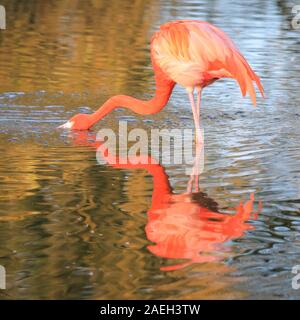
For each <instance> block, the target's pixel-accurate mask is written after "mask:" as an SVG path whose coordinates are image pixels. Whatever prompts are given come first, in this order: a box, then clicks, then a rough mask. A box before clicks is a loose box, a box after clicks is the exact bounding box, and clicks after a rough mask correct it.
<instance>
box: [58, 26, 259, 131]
mask: <svg viewBox="0 0 300 320" xmlns="http://www.w3.org/2000/svg"><path fill="white" fill-rule="evenodd" d="M151 60H152V65H153V68H154V74H155V80H156V92H155V96H154V97H153V98H152V99H150V100H149V101H143V100H139V99H135V98H133V97H130V96H125V95H117V96H114V97H112V98H110V99H108V100H107V101H106V102H105V103H104V104H103V105H102V106H101V107H100V108H99V109H98V110H97V111H96V112H95V113H93V114H91V115H87V114H78V115H76V116H74V117H73V118H71V119H70V120H69V121H68V122H67V123H66V124H64V125H62V126H61V127H62V128H68V129H76V130H86V129H89V128H90V127H92V126H93V125H94V124H95V123H96V122H97V121H99V120H100V119H102V118H103V117H104V116H106V115H107V114H108V113H109V112H111V111H112V110H114V109H116V108H119V107H123V108H127V109H130V110H131V111H133V112H135V113H138V114H142V115H149V114H154V113H157V112H159V111H160V110H161V109H162V108H163V107H164V106H165V105H166V104H167V102H168V100H169V97H170V96H171V93H172V90H173V88H174V86H175V84H180V85H182V86H183V87H185V88H186V89H187V91H188V93H189V99H190V103H191V106H192V111H193V116H194V122H195V127H196V130H197V132H198V131H199V122H200V119H199V116H200V94H201V90H202V88H204V87H206V86H207V85H209V84H211V83H213V82H214V81H216V80H218V79H220V78H224V77H227V78H234V79H236V80H237V82H238V84H239V86H240V88H241V91H242V94H243V96H245V95H246V93H249V95H250V97H251V99H252V102H253V104H254V105H255V104H256V94H255V89H254V85H253V81H254V82H255V83H256V85H257V86H258V89H259V90H260V92H261V94H262V95H263V94H264V90H263V87H262V85H261V83H260V79H259V77H258V76H257V75H256V74H255V73H254V71H253V70H252V69H251V67H250V66H249V64H248V63H247V61H246V59H245V58H244V57H243V56H242V54H241V53H240V52H239V50H238V49H237V48H236V46H235V45H234V43H233V42H232V40H231V39H230V38H229V37H228V36H227V35H226V34H225V33H224V32H223V31H221V30H220V29H219V28H217V27H215V26H213V25H212V24H210V23H207V22H204V21H193V20H178V21H174V22H168V23H166V24H164V25H162V26H161V27H160V30H159V31H157V32H156V33H155V34H154V35H153V37H152V40H151ZM194 88H196V89H197V93H198V99H197V105H196V104H195V103H194V97H193V90H194Z"/></svg>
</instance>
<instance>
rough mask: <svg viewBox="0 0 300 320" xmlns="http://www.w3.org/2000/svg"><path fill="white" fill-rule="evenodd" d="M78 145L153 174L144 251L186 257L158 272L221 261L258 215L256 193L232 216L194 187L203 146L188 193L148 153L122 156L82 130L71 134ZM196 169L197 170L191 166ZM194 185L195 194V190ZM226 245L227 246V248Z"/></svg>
mask: <svg viewBox="0 0 300 320" xmlns="http://www.w3.org/2000/svg"><path fill="white" fill-rule="evenodd" d="M71 137H72V141H73V143H74V144H76V145H87V146H91V147H94V148H96V149H97V152H98V156H99V153H100V156H101V157H103V158H104V159H105V161H106V163H107V164H108V165H110V166H112V167H114V168H124V169H145V170H147V172H148V173H149V174H150V175H151V176H152V177H153V193H152V205H151V208H150V209H149V210H148V212H147V215H148V222H147V225H146V228H145V231H146V236H147V238H148V240H149V241H151V242H152V243H153V244H152V245H149V246H148V250H149V251H150V252H151V253H153V254H154V255H156V256H159V257H162V258H168V259H180V260H184V262H182V263H176V264H173V265H171V266H165V267H161V270H165V271H169V270H177V269H180V268H184V267H187V266H188V265H191V264H193V263H204V262H212V261H218V260H222V259H224V258H225V256H226V251H228V250H229V249H230V247H228V246H225V243H226V242H228V241H230V240H234V239H237V238H240V237H242V236H243V235H244V233H245V231H246V230H250V229H253V226H252V225H250V224H249V223H247V222H248V220H250V219H252V220H255V219H257V216H258V214H259V212H260V211H261V209H262V203H261V202H259V205H258V209H257V210H256V211H255V210H254V202H255V198H254V194H253V193H252V194H250V197H249V199H248V200H247V201H245V202H240V203H239V204H238V205H237V206H236V207H235V208H234V212H235V214H224V213H221V212H220V211H219V209H218V204H217V203H216V202H215V201H214V200H212V199H211V198H209V197H208V196H207V195H206V194H205V193H204V192H200V191H199V190H198V171H197V168H196V167H197V166H198V163H197V159H198V160H199V152H200V149H201V148H198V147H197V148H196V156H195V163H194V168H193V171H192V174H191V178H190V181H189V183H188V187H187V192H186V193H183V194H174V193H173V190H172V188H171V186H170V183H169V178H168V176H167V174H166V173H165V170H164V168H163V167H162V166H161V165H160V164H159V163H158V162H156V161H155V160H154V159H153V158H151V157H150V156H148V155H139V156H130V157H128V158H126V159H124V158H121V157H118V156H116V155H114V154H112V153H111V152H110V150H109V149H108V148H107V145H106V144H103V143H102V142H99V141H96V138H95V136H90V135H89V133H88V132H86V131H81V132H77V133H71ZM195 168H196V169H195ZM193 185H194V189H195V190H196V192H193ZM226 248H227V249H226Z"/></svg>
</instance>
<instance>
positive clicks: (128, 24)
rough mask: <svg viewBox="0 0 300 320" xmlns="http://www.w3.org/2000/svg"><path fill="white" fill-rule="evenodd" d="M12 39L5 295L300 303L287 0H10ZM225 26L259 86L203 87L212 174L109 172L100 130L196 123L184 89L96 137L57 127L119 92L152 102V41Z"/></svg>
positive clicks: (4, 52)
mask: <svg viewBox="0 0 300 320" xmlns="http://www.w3.org/2000/svg"><path fill="white" fill-rule="evenodd" d="M1 4H2V5H3V6H4V7H5V9H6V18H7V21H6V30H0V154H1V157H0V186H1V189H0V190H1V192H0V265H2V266H4V267H5V269H6V273H7V279H6V286H7V289H6V290H1V291H0V299H12V298H13V299H37V298H40V299H213V298H215V299H232V298H238V299H241V298H243V299H249V298H258V299H267V298H272V299H280V298H291V299H297V298H299V296H300V291H299V290H298V291H297V290H295V289H293V288H292V278H293V276H294V275H293V273H292V272H291V271H292V268H293V266H295V265H298V264H300V144H299V141H300V109H299V105H300V95H299V78H300V54H299V50H300V49H299V48H300V29H293V28H292V25H291V20H292V18H293V15H294V14H293V13H292V7H291V6H290V4H289V2H288V1H275V0H267V1H258V0H257V1H256V0H254V1H252V4H251V5H248V4H246V2H242V1H235V0H228V1H218V0H215V1H199V0H197V1H196V0H185V1H177V0H165V1H159V0H147V1H146V0H133V1H111V0H110V1H108V0H87V1H79V0H74V1H70V0H60V1H48V0H46V1H41V0H40V1H28V0H26V1H25V0H18V1H17V0H4V1H1ZM176 19H196V20H205V21H208V22H211V23H213V24H215V25H216V26H218V27H220V28H222V29H223V30H224V31H225V32H226V33H227V34H228V35H229V36H230V37H231V38H232V39H233V40H234V42H235V43H236V44H237V46H238V47H239V49H240V50H241V52H242V53H243V54H244V55H245V57H246V58H247V60H248V61H249V63H250V64H251V66H252V67H253V69H254V70H255V71H256V72H257V74H258V75H259V76H260V77H261V81H262V83H263V85H264V88H265V92H266V99H263V98H260V97H259V98H258V103H257V107H256V108H254V107H253V106H252V104H251V100H250V98H249V97H247V98H245V99H244V98H242V96H241V94H240V90H239V88H238V85H237V84H236V82H235V81H233V80H230V79H224V80H220V81H218V82H216V83H214V84H213V85H212V86H210V87H208V88H206V89H205V90H204V91H203V100H202V106H201V124H202V127H203V130H204V136H205V140H204V169H203V172H202V173H201V175H200V176H199V190H198V191H194V192H193V193H189V192H186V190H187V186H188V184H189V179H190V177H189V176H188V175H187V173H186V166H185V165H184V164H174V163H173V164H161V165H159V164H153V165H149V166H147V165H146V166H138V165H132V166H118V165H111V164H99V163H98V161H97V157H96V150H97V142H96V134H97V132H98V130H99V129H101V128H111V129H112V130H114V131H115V132H118V125H119V122H118V121H119V120H122V121H127V125H128V130H131V129H133V128H142V129H144V130H145V131H146V132H148V133H149V132H150V130H151V129H152V128H159V129H163V128H166V129H172V128H179V129H187V128H191V129H192V128H193V118H192V113H191V109H190V105H189V101H188V97H187V95H186V92H185V90H184V89H183V88H180V87H179V86H176V88H175V90H174V92H173V95H172V97H171V100H170V102H169V103H168V105H167V106H166V107H165V108H164V109H163V110H162V111H161V112H160V113H158V114H155V115H150V116H139V115H136V114H133V113H131V112H129V111H124V110H121V109H120V110H116V111H114V112H112V113H110V114H109V115H108V116H107V117H105V118H104V119H103V120H102V121H100V122H99V123H98V124H97V125H96V126H95V127H94V128H93V129H92V130H91V131H89V132H82V133H72V132H68V131H62V130H57V126H58V125H60V124H62V123H63V122H65V121H66V120H67V119H69V118H70V117H71V116H72V115H74V114H76V113H78V112H84V113H91V112H92V111H93V110H96V109H97V108H98V107H99V106H100V105H101V104H102V103H104V101H106V100H107V99H108V98H109V97H111V96H113V95H116V94H127V95H133V96H135V97H137V98H141V99H148V98H149V97H151V95H152V94H153V92H154V87H155V83H154V79H153V71H152V67H151V62H150V53H149V41H150V38H151V34H152V33H153V32H154V31H155V30H157V29H158V28H159V25H161V24H163V23H164V22H166V21H171V20H176Z"/></svg>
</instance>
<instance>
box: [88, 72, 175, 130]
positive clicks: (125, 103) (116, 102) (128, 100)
mask: <svg viewBox="0 0 300 320" xmlns="http://www.w3.org/2000/svg"><path fill="white" fill-rule="evenodd" d="M155 75H156V76H155V80H156V90H155V96H154V97H153V98H152V99H150V100H148V101H144V100H139V99H136V98H133V97H130V96H125V95H117V96H114V97H111V98H109V99H108V100H107V101H106V102H105V103H104V104H103V105H102V106H101V107H100V108H99V109H98V110H97V111H96V112H95V113H93V114H92V115H91V117H90V121H91V125H90V126H93V125H94V124H95V123H96V122H98V121H99V120H100V119H102V118H103V117H105V116H106V115H107V114H108V113H110V112H111V111H112V110H114V109H116V108H120V107H122V108H125V109H129V110H131V111H133V112H135V113H138V114H141V115H147V114H154V113H157V112H159V111H160V110H161V109H162V108H163V107H164V106H165V105H166V104H167V102H168V101H169V98H170V96H171V93H172V91H173V88H174V86H175V82H174V81H172V80H171V79H168V78H167V77H166V76H165V75H164V74H163V73H162V71H161V70H160V69H158V68H155Z"/></svg>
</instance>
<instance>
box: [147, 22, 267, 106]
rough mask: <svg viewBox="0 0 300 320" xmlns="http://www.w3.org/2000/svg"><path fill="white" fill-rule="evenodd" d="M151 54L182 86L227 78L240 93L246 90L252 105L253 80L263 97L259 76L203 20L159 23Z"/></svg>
mask: <svg viewBox="0 0 300 320" xmlns="http://www.w3.org/2000/svg"><path fill="white" fill-rule="evenodd" d="M151 54H152V58H153V59H154V61H155V63H157V64H158V66H159V67H160V68H161V69H162V71H163V72H164V73H166V74H167V75H168V76H169V77H170V78H171V79H172V80H174V81H175V82H177V83H179V84H181V85H183V86H185V87H195V86H205V85H207V84H209V83H210V81H211V80H214V79H218V78H221V77H230V78H234V79H236V80H237V82H238V84H239V86H240V89H241V92H242V95H243V96H245V95H246V93H247V92H248V93H249V95H250V97H251V99H252V102H253V104H254V105H256V94H255V89H254V85H253V81H254V82H255V83H256V85H257V87H258V89H259V90H260V92H261V94H262V96H264V90H263V87H262V85H261V82H260V79H259V77H258V76H257V75H256V74H255V72H254V71H253V70H252V69H251V67H250V66H249V64H248V62H247V61H246V59H245V58H244V57H243V55H242V54H241V53H240V51H239V50H238V49H237V48H236V46H235V45H234V43H233V42H232V40H231V39H230V38H229V37H228V36H227V35H226V34H225V33H224V32H223V31H221V30H220V29H218V28H217V27H215V26H213V25H211V24H209V23H207V22H204V21H190V20H179V21H175V22H169V23H167V24H164V25H162V26H161V27H160V31H158V32H156V33H155V34H154V36H153V38H152V40H151Z"/></svg>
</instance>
